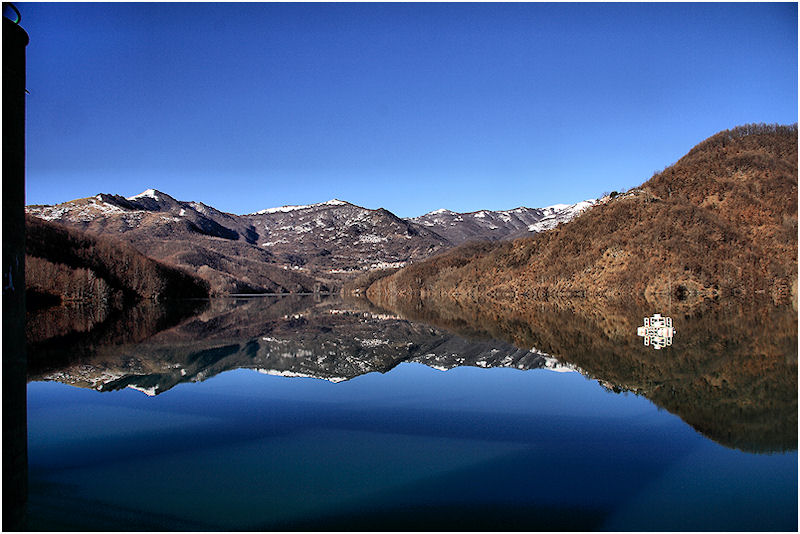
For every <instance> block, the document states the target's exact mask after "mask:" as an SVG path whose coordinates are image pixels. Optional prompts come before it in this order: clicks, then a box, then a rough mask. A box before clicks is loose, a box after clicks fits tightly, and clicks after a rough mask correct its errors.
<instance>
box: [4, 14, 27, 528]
mask: <svg viewBox="0 0 800 534" xmlns="http://www.w3.org/2000/svg"><path fill="white" fill-rule="evenodd" d="M27 45H28V34H27V33H25V30H23V29H22V28H20V27H19V26H18V25H17V24H15V23H13V22H11V21H10V20H8V19H6V18H3V530H4V531H8V530H22V529H24V527H25V512H26V504H27V501H28V413H27V397H26V390H27V380H28V376H27V373H28V362H27V358H26V356H25V47H26V46H27Z"/></svg>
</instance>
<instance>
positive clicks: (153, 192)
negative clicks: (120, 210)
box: [126, 189, 161, 201]
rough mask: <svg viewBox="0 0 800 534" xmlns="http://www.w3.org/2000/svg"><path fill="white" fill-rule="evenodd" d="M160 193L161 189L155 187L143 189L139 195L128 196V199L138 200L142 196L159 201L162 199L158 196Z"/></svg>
mask: <svg viewBox="0 0 800 534" xmlns="http://www.w3.org/2000/svg"><path fill="white" fill-rule="evenodd" d="M158 193H159V191H156V190H155V189H147V190H145V191H142V192H141V193H139V194H138V195H133V196H132V197H127V198H126V200H138V199H140V198H152V199H153V200H156V201H159V200H161V199H160V198H158Z"/></svg>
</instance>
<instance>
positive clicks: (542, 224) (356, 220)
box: [26, 189, 595, 294]
mask: <svg viewBox="0 0 800 534" xmlns="http://www.w3.org/2000/svg"><path fill="white" fill-rule="evenodd" d="M594 203H595V201H594V200H588V201H584V202H580V203H578V204H574V205H566V204H559V205H555V206H550V207H547V208H526V207H519V208H516V209H513V210H507V211H488V210H482V211H477V212H472V213H456V212H452V211H449V210H437V211H434V212H431V213H428V214H426V215H422V216H420V217H415V218H410V219H402V218H400V217H397V216H396V215H394V214H393V213H391V212H389V211H388V210H385V209H383V208H380V209H376V210H372V209H367V208H363V207H361V206H356V205H354V204H351V203H349V202H345V201H342V200H338V199H333V200H329V201H327V202H322V203H319V204H311V205H305V206H282V207H277V208H268V209H264V210H261V211H258V212H255V213H250V214H245V215H234V214H230V213H224V212H222V211H219V210H217V209H215V208H213V207H211V206H208V205H206V204H203V203H201V202H192V201H180V200H176V199H174V198H173V197H171V196H170V195H168V194H166V193H163V192H161V191H158V190H155V189H148V190H147V191H144V192H143V193H141V194H138V195H135V196H132V197H127V198H126V197H123V196H120V195H111V194H98V195H96V196H94V197H89V198H82V199H77V200H72V201H69V202H64V203H61V204H56V205H32V206H28V207H26V212H27V213H28V214H29V215H31V216H35V217H38V218H41V219H45V220H47V221H51V222H54V223H59V224H62V225H66V226H69V227H72V228H74V229H77V230H82V231H86V232H89V233H91V234H95V235H100V236H105V237H112V238H115V239H118V240H122V241H125V242H128V243H130V244H131V245H133V247H135V248H136V249H137V250H138V251H140V252H141V253H142V254H144V255H146V256H148V257H150V258H153V259H156V260H159V261H161V262H164V263H166V264H170V265H173V266H176V267H179V268H183V269H185V270H186V271H188V272H190V273H194V274H196V275H197V276H199V277H201V278H203V279H205V280H206V281H208V282H209V284H210V286H211V291H212V293H213V294H236V293H268V292H275V293H300V292H319V291H323V292H324V291H334V290H338V289H340V288H341V287H342V286H343V284H344V283H346V282H347V281H348V280H352V279H354V278H356V277H358V276H359V275H363V274H365V273H370V272H374V271H378V270H383V269H397V268H400V267H403V266H405V265H407V264H411V263H414V262H416V261H420V260H423V259H425V258H429V257H431V256H433V255H435V254H437V253H440V252H442V251H444V250H447V249H450V248H453V247H455V246H457V245H460V244H463V243H465V242H467V241H496V240H503V239H513V238H515V237H519V236H522V235H531V234H533V233H536V232H539V231H542V230H545V229H549V228H553V227H555V226H556V225H558V224H559V223H561V222H566V221H568V220H570V219H572V218H573V217H575V216H576V215H578V214H579V213H581V212H583V211H584V210H586V209H588V208H589V207H591V206H592V205H593V204H594Z"/></svg>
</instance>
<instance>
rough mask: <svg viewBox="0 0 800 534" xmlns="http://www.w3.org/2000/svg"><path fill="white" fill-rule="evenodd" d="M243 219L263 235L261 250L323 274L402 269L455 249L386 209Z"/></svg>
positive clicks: (296, 209)
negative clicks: (441, 251)
mask: <svg viewBox="0 0 800 534" xmlns="http://www.w3.org/2000/svg"><path fill="white" fill-rule="evenodd" d="M241 219H242V220H245V221H247V222H248V223H249V224H250V225H252V227H253V229H254V230H255V232H256V233H257V234H258V242H257V244H258V246H259V247H262V248H263V249H265V250H269V251H270V252H272V253H273V254H276V255H278V256H281V257H284V258H286V260H287V261H288V263H289V264H290V265H291V266H292V267H293V268H299V269H306V270H309V271H314V272H321V273H323V274H343V273H358V272H363V271H369V270H373V269H379V268H386V267H402V266H404V265H405V264H406V263H407V262H409V261H415V260H420V259H423V258H427V257H428V256H430V255H431V254H433V253H435V252H437V251H439V250H441V249H443V248H448V247H450V246H451V243H449V242H448V241H447V240H446V239H444V238H442V237H441V236H439V235H438V234H436V233H435V232H432V231H430V230H428V229H427V228H425V227H422V226H420V225H417V224H415V223H413V222H410V221H407V220H403V219H400V218H399V217H397V216H396V215H394V214H393V213H391V212H389V211H387V210H385V209H382V208H381V209H377V210H370V209H366V208H362V207H360V206H356V205H354V204H350V203H349V202H344V201H342V200H338V199H334V200H329V201H327V202H322V203H320V204H312V205H309V206H283V207H280V208H269V209H266V210H262V211H259V212H256V213H252V214H249V215H243V216H242V217H241Z"/></svg>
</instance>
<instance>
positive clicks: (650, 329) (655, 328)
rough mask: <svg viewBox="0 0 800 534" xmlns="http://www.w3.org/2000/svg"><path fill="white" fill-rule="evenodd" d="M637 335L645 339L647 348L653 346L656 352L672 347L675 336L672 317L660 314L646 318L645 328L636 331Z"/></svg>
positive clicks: (641, 327)
mask: <svg viewBox="0 0 800 534" xmlns="http://www.w3.org/2000/svg"><path fill="white" fill-rule="evenodd" d="M636 335H638V336H640V337H643V338H644V344H645V346H652V347H653V348H654V349H656V350H659V349H662V348H664V347H670V346H672V337H673V336H674V335H675V328H674V327H673V326H672V317H662V316H661V314H660V313H656V314H654V315H653V316H652V317H645V318H644V326H640V327H639V328H637V329H636Z"/></svg>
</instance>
